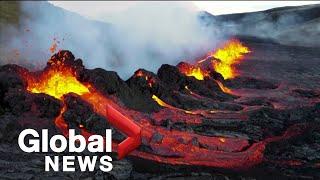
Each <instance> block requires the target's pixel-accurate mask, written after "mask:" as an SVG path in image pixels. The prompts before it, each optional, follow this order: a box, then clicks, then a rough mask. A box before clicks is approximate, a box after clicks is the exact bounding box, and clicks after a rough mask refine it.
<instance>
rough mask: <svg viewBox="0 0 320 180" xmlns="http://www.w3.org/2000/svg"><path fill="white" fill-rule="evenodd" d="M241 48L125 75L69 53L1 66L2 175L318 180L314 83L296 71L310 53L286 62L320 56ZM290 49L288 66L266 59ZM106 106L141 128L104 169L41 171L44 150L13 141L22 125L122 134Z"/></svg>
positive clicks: (318, 108)
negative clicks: (132, 145) (36, 64)
mask: <svg viewBox="0 0 320 180" xmlns="http://www.w3.org/2000/svg"><path fill="white" fill-rule="evenodd" d="M248 47H249V49H242V50H241V51H242V52H241V58H240V59H241V62H240V59H239V62H236V63H235V64H233V65H232V67H231V64H228V62H225V61H223V56H224V55H223V52H221V53H222V54H220V55H218V54H219V53H217V52H218V51H217V52H216V53H215V55H212V54H209V56H207V57H205V58H204V59H203V60H200V61H198V62H197V63H196V64H190V63H186V62H181V63H179V64H178V65H176V66H173V65H168V64H164V65H162V66H161V67H160V68H159V69H158V72H157V73H154V72H149V71H147V70H144V69H139V70H137V71H136V72H135V73H134V75H133V76H132V77H130V78H129V79H128V80H126V81H124V80H122V79H121V78H120V77H119V76H118V75H117V73H116V72H113V71H107V70H104V69H101V68H96V69H86V67H85V66H84V65H83V61H85V60H81V59H76V58H75V57H74V55H73V54H72V53H71V52H70V51H67V50H61V51H59V52H58V53H56V54H54V55H53V56H52V57H51V58H50V59H49V61H48V63H47V66H46V67H45V68H44V69H43V70H41V71H36V72H31V71H29V70H28V69H26V68H24V67H22V66H18V65H13V64H7V65H3V66H1V67H0V102H1V103H0V167H1V168H0V169H1V170H0V177H1V179H2V178H5V179H10V178H11V177H13V175H14V176H15V178H16V177H20V178H21V179H43V178H59V179H68V178H77V179H85V178H88V179H90V178H91V179H99V178H101V179H179V178H180V179H181V178H182V179H263V178H266V179H268V178H274V177H278V178H279V177H282V178H288V179H290V178H301V179H317V178H320V173H319V172H320V171H319V168H320V125H319V123H320V91H319V84H317V83H319V81H317V80H319V79H317V78H314V77H309V76H307V75H304V76H303V75H301V73H302V72H305V69H304V67H305V66H306V67H310V66H307V65H305V64H308V63H309V64H310V63H311V62H313V61H312V59H311V58H310V57H308V59H309V61H307V60H306V62H305V64H303V63H302V62H303V61H301V63H302V64H301V65H298V67H299V68H301V70H299V69H295V70H296V72H293V71H294V70H293V68H292V67H293V65H294V64H295V65H297V64H298V62H297V61H295V60H296V59H297V57H298V59H303V57H300V56H302V55H301V54H302V53H305V54H306V55H305V56H313V58H314V59H317V60H319V56H318V54H316V51H313V50H305V49H298V50H297V49H294V50H293V49H292V48H290V47H285V46H280V45H270V48H268V50H265V47H267V46H266V45H263V44H261V43H248ZM221 50H222V51H223V50H224V49H223V48H222V49H221ZM265 51H272V52H271V53H269V54H267V53H265V54H262V53H261V52H265ZM288 51H294V53H297V54H299V55H297V56H295V55H293V56H295V58H293V60H292V62H291V61H290V62H289V61H281V60H278V59H277V60H272V58H275V57H271V56H279V57H280V56H281V53H282V52H286V53H287V52H288ZM309 51H310V52H309ZM249 52H252V53H249ZM73 53H75V55H76V52H73ZM287 54H288V53H287ZM257 59H258V60H257ZM264 59H270V60H269V61H267V60H264ZM275 59H276V58H275ZM279 59H280V58H279ZM283 59H288V58H287V57H284V58H283ZM310 59H311V60H310ZM212 62H216V63H217V64H213V66H211V65H210V63H212ZM288 62H289V63H288ZM219 63H222V64H219ZM223 63H225V64H223ZM208 64H209V65H208ZM225 65H226V66H228V67H221V66H225ZM286 65H287V66H286ZM233 66H234V67H233ZM295 67H297V66H295ZM219 68H221V69H222V71H219ZM228 68H231V69H228ZM268 68H269V69H268ZM231 71H232V72H231ZM272 71H275V73H272ZM286 71H287V72H286ZM230 73H231V74H230ZM267 73H270V74H267ZM296 73H298V74H296ZM299 73H300V74H299ZM318 73H319V72H318ZM311 74H312V72H311ZM290 75H291V76H290ZM312 78H313V79H312ZM57 82H59V83H61V84H57ZM310 84H312V85H310ZM299 85H300V86H299ZM107 105H109V106H112V107H113V108H114V109H115V110H117V111H118V112H120V113H121V114H123V115H125V116H127V117H129V118H130V119H132V120H133V122H134V123H135V124H136V125H138V126H139V127H140V128H141V144H140V145H139V147H138V148H137V149H136V150H134V151H133V152H131V153H130V154H129V156H127V157H126V158H125V159H123V160H117V158H116V157H117V153H114V154H113V156H114V161H113V163H114V169H113V170H112V171H111V172H109V173H103V172H101V171H94V172H78V173H62V172H43V157H44V154H42V153H36V154H32V155H31V154H26V153H24V152H22V151H21V150H20V149H19V147H18V145H17V143H16V142H17V137H18V135H19V133H20V132H21V131H22V130H23V129H27V128H33V129H37V130H39V131H40V130H41V129H43V128H46V129H49V132H50V135H54V134H64V135H67V134H66V132H67V129H68V128H73V129H76V130H77V131H78V133H82V134H84V135H88V134H102V135H103V134H104V131H105V129H107V128H112V129H113V141H114V142H121V141H122V140H123V139H125V138H126V136H125V135H124V134H122V133H121V132H119V131H118V130H117V129H116V128H115V127H114V126H112V122H109V119H108V118H107V115H106V111H105V109H106V106H107ZM114 148H115V150H116V149H117V143H115V144H114ZM47 154H51V155H52V154H54V153H53V152H49V153H47ZM65 154H68V153H64V155H65ZM85 154H86V152H83V155H85ZM98 155H101V154H98Z"/></svg>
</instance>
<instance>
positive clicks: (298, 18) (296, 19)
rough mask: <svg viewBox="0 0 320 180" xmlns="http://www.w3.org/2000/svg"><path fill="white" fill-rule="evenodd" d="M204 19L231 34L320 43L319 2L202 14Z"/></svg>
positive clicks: (299, 43)
mask: <svg viewBox="0 0 320 180" xmlns="http://www.w3.org/2000/svg"><path fill="white" fill-rule="evenodd" d="M201 18H202V20H203V21H205V23H206V24H207V25H209V26H210V25H214V26H216V27H220V28H221V29H223V31H224V32H227V33H228V34H232V35H241V36H254V37H259V38H267V39H273V40H274V41H277V42H279V43H281V44H285V45H298V46H311V47H314V46H317V47H319V46H320V42H319V41H316V39H319V38H320V36H319V34H320V33H319V32H320V28H319V26H320V24H319V18H320V4H316V5H305V6H296V7H280V8H274V9H269V10H265V11H259V12H250V13H238V14H229V15H220V16H213V15H211V14H209V13H202V14H201Z"/></svg>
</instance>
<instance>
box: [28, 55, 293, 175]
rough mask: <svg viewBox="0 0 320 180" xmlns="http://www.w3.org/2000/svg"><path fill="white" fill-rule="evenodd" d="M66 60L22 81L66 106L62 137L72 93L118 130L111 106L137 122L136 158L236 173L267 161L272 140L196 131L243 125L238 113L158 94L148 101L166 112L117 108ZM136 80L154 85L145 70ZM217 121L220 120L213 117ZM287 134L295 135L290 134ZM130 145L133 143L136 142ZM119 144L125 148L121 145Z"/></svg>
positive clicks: (59, 121)
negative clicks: (189, 106) (188, 106)
mask: <svg viewBox="0 0 320 180" xmlns="http://www.w3.org/2000/svg"><path fill="white" fill-rule="evenodd" d="M68 56H73V55H72V54H71V53H70V52H69V54H68V53H65V54H63V52H59V53H57V54H56V55H54V56H53V57H52V58H51V59H50V60H49V62H48V66H47V67H46V68H45V69H44V70H43V71H42V72H40V73H39V74H36V73H35V74H33V75H31V74H30V76H23V77H24V78H25V79H26V81H27V84H28V86H27V90H28V91H29V92H31V93H45V94H48V95H50V96H53V97H55V98H57V99H59V100H61V101H62V102H63V103H64V107H63V108H62V109H61V112H60V115H59V116H57V117H56V119H55V124H56V126H57V127H58V128H59V129H60V130H61V132H63V133H64V134H65V132H67V129H68V124H67V122H65V121H64V118H63V113H65V112H66V111H68V106H67V103H66V102H65V98H64V97H65V96H66V95H67V94H68V93H73V94H76V95H78V97H79V98H80V99H82V100H84V101H85V102H86V103H87V104H89V105H90V106H91V107H92V109H93V111H94V112H95V113H97V114H99V115H101V116H102V117H104V118H105V119H106V120H108V122H109V123H110V124H111V125H113V126H114V127H116V128H117V124H113V123H114V122H113V120H112V118H109V117H110V116H108V110H107V107H108V106H110V107H112V109H113V111H117V113H119V114H120V112H121V113H122V114H125V115H127V116H128V117H131V118H132V119H133V120H134V121H131V122H130V123H132V124H134V125H135V126H138V127H139V128H141V136H142V140H143V141H142V143H143V147H147V148H143V147H141V148H139V149H137V150H135V151H133V152H132V153H131V155H133V156H137V157H140V158H143V159H149V160H152V161H155V162H161V163H168V164H183V165H199V166H210V167H220V168H232V169H233V168H248V167H251V166H254V165H256V164H259V163H260V162H262V161H263V158H264V157H263V152H264V149H265V145H266V144H267V143H269V141H264V140H261V141H257V142H250V141H249V139H248V137H246V136H228V135H224V134H215V135H212V136H208V135H205V134H200V133H197V132H196V130H201V127H202V126H203V127H205V128H212V127H210V125H208V126H207V125H205V124H203V123H209V122H208V121H215V120H217V121H219V120H224V119H229V120H231V121H232V122H236V121H241V118H240V116H242V115H241V113H240V114H238V113H232V112H230V111H228V112H227V113H228V114H224V113H222V114H221V113H220V114H219V113H209V112H210V111H208V110H193V111H186V110H183V109H179V108H176V107H174V106H172V105H169V104H167V103H166V102H164V101H163V100H161V99H160V98H158V97H157V96H156V95H151V96H152V97H150V99H153V100H154V101H156V102H157V103H158V104H159V105H160V106H162V107H165V108H162V109H161V110H160V111H153V112H149V113H144V112H140V111H137V110H132V109H129V108H128V107H126V106H125V105H123V104H121V103H117V102H118V99H110V98H108V96H106V95H104V94H102V93H101V92H100V91H98V89H96V87H94V86H93V85H92V84H89V83H83V82H81V81H79V80H78V79H77V78H76V77H78V76H77V75H78V73H79V72H78V70H79V69H80V70H79V71H81V70H83V69H84V67H80V68H79V67H77V65H76V64H77V63H75V60H74V58H70V57H68ZM135 76H138V77H144V76H145V78H146V81H147V83H148V84H149V86H150V85H153V83H154V82H155V81H154V80H153V79H152V78H151V76H150V77H149V76H146V75H145V74H143V72H142V71H137V72H136V73H135ZM212 81H213V80H212ZM203 82H204V81H203ZM217 83H218V82H217ZM218 84H219V83H218ZM106 85H108V84H106ZM220 85H222V84H220ZM147 88H148V87H147ZM220 88H221V89H223V91H225V92H227V93H228V92H230V91H231V90H229V89H227V88H226V87H223V86H220ZM186 90H187V91H188V92H189V93H190V95H192V96H193V97H195V96H197V94H196V93H194V92H192V91H191V90H190V89H189V87H188V86H185V89H184V91H186ZM193 99H194V98H193ZM206 111H208V112H206ZM230 115H236V118H235V119H233V118H230V117H231V116H230ZM215 116H219V117H217V118H214V117H215ZM123 117H124V116H123ZM168 119H169V120H168ZM167 121H168V122H167ZM124 122H127V121H124ZM79 126H80V125H79ZM171 126H172V127H171ZM192 126H195V130H190V131H189V130H188V129H187V128H189V127H192ZM196 126H199V128H196ZM84 128H85V127H84V126H81V128H80V129H81V130H83V131H82V132H87V133H86V134H88V133H91V132H90V129H84ZM175 128H177V129H175ZM184 128H186V129H184ZM135 134H137V132H135ZM65 135H67V134H65ZM127 135H128V134H127ZM289 135H290V136H291V134H289ZM292 135H294V134H292ZM285 138H289V137H287V136H286V137H282V136H279V138H276V139H274V141H278V140H281V139H285ZM131 140H132V139H131ZM131 140H130V141H131ZM132 141H135V140H134V139H133V140H132ZM127 142H128V141H127ZM139 143H140V142H139V141H136V142H135V145H136V146H138V145H139ZM120 145H121V143H120V144H119V146H120ZM119 146H118V147H117V146H116V147H115V149H117V148H118V149H117V150H118V152H119V151H120V149H119ZM136 146H135V147H136ZM135 147H134V148H135ZM150 151H152V152H150ZM244 164H245V166H244Z"/></svg>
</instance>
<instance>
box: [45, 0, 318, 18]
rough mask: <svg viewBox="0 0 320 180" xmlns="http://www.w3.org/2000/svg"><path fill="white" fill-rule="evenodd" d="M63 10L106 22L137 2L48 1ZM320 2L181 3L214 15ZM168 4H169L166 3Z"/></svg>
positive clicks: (137, 3)
mask: <svg viewBox="0 0 320 180" xmlns="http://www.w3.org/2000/svg"><path fill="white" fill-rule="evenodd" d="M49 2H50V3H52V4H54V5H56V6H59V7H62V8H64V9H67V10H70V11H73V12H76V13H78V14H81V15H83V16H86V17H88V18H90V19H97V20H108V17H109V16H112V15H113V14H115V13H121V12H124V11H125V10H126V9H128V8H130V7H132V6H136V5H139V3H144V4H145V3H152V2H138V1H121V2H119V1H90V2H89V1H49ZM317 3H320V1H186V2H181V4H185V6H186V7H188V8H193V9H195V10H202V11H207V12H210V13H211V14H214V15H219V14H230V13H241V12H250V11H259V10H265V9H270V8H274V7H281V6H298V5H305V4H317ZM168 4H170V2H168Z"/></svg>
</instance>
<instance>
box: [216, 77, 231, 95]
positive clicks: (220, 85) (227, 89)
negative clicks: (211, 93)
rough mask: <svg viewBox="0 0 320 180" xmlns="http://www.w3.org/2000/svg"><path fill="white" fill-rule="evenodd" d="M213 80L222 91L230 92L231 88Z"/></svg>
mask: <svg viewBox="0 0 320 180" xmlns="http://www.w3.org/2000/svg"><path fill="white" fill-rule="evenodd" d="M215 81H216V83H217V84H218V85H219V87H220V89H221V91H222V92H224V93H228V94H232V90H231V89H229V88H228V87H226V86H224V85H223V84H222V83H221V82H220V81H218V80H215Z"/></svg>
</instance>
